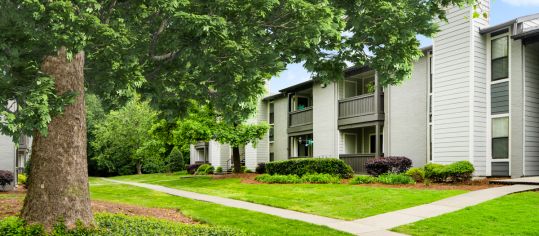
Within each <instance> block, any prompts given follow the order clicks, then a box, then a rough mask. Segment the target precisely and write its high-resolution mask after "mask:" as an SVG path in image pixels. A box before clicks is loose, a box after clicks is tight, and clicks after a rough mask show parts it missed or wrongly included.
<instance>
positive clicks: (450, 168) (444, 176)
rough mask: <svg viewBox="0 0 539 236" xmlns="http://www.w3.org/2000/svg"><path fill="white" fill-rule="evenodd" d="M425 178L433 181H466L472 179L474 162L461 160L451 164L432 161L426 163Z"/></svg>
mask: <svg viewBox="0 0 539 236" xmlns="http://www.w3.org/2000/svg"><path fill="white" fill-rule="evenodd" d="M424 169H425V178H426V179H429V180H431V181H432V182H464V181H469V180H471V179H472V174H473V172H474V171H475V169H474V167H473V165H472V163H470V162H468V161H459V162H455V163H452V164H449V165H441V164H434V163H430V164H427V165H425V167H424Z"/></svg>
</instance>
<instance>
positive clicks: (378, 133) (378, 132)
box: [374, 122, 382, 157]
mask: <svg viewBox="0 0 539 236" xmlns="http://www.w3.org/2000/svg"><path fill="white" fill-rule="evenodd" d="M380 128H381V127H380V123H379V122H377V123H376V137H375V138H374V140H375V142H374V144H375V145H376V148H375V151H376V152H375V155H376V157H379V156H381V155H382V151H381V150H380V149H381V146H382V145H380Z"/></svg>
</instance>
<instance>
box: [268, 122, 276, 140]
mask: <svg viewBox="0 0 539 236" xmlns="http://www.w3.org/2000/svg"><path fill="white" fill-rule="evenodd" d="M274 140H275V127H274V126H273V125H270V130H269V141H270V142H273V141H274Z"/></svg>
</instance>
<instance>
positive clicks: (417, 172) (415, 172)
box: [406, 167, 425, 182]
mask: <svg viewBox="0 0 539 236" xmlns="http://www.w3.org/2000/svg"><path fill="white" fill-rule="evenodd" d="M406 175H408V176H410V177H412V179H414V180H415V181H416V182H423V180H424V179H425V170H423V168H418V167H414V168H411V169H409V170H408V171H406Z"/></svg>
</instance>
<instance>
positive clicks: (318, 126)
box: [313, 83, 339, 157]
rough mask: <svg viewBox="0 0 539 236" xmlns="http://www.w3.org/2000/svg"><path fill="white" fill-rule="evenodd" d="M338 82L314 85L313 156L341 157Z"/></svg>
mask: <svg viewBox="0 0 539 236" xmlns="http://www.w3.org/2000/svg"><path fill="white" fill-rule="evenodd" d="M338 95H339V94H338V84H337V83H330V84H328V85H327V86H325V87H322V86H320V84H315V85H314V86H313V140H314V146H313V156H315V157H339V150H338V146H339V131H338V129H337V113H338V107H337V102H338Z"/></svg>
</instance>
